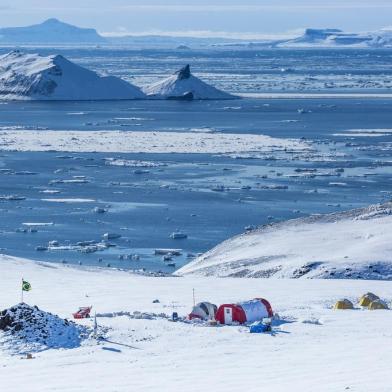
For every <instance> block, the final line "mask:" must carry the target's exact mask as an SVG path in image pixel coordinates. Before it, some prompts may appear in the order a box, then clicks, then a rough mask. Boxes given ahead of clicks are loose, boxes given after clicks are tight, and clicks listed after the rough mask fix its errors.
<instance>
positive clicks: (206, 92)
mask: <svg viewBox="0 0 392 392" xmlns="http://www.w3.org/2000/svg"><path fill="white" fill-rule="evenodd" d="M143 90H144V92H145V93H146V94H147V95H148V96H151V97H155V98H164V99H177V100H193V99H234V98H236V97H235V96H233V95H231V94H228V93H226V92H224V91H220V90H218V89H217V88H215V87H213V86H210V85H209V84H207V83H205V82H203V81H202V80H200V79H199V78H197V77H195V76H193V75H192V73H191V70H190V66H189V65H186V66H185V67H183V68H181V69H180V70H179V71H177V72H175V73H174V74H173V75H172V76H169V77H168V78H166V79H164V80H162V81H160V82H157V83H154V84H151V85H150V86H147V87H145V88H144V89H143Z"/></svg>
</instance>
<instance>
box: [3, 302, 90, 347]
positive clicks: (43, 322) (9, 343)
mask: <svg viewBox="0 0 392 392" xmlns="http://www.w3.org/2000/svg"><path fill="white" fill-rule="evenodd" d="M0 330H1V331H4V335H0V346H1V345H4V346H5V347H6V348H8V349H9V350H10V351H11V352H14V353H19V354H20V353H25V352H29V353H31V352H38V351H42V350H46V349H48V348H75V347H78V346H79V345H80V343H81V341H82V337H83V336H86V335H87V329H86V328H85V327H82V326H79V325H76V324H75V323H73V322H72V321H68V320H64V319H61V318H60V317H58V316H56V315H53V314H51V313H48V312H44V311H42V310H40V309H38V307H37V306H30V305H27V304H25V303H20V304H18V305H15V306H12V307H11V308H9V309H5V310H3V311H2V312H0Z"/></svg>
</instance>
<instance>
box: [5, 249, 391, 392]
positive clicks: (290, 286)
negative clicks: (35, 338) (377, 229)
mask: <svg viewBox="0 0 392 392" xmlns="http://www.w3.org/2000/svg"><path fill="white" fill-rule="evenodd" d="M0 271H1V273H0V298H1V303H2V308H8V307H10V306H12V305H13V304H15V302H17V301H18V298H19V294H20V293H19V292H18V291H19V290H18V289H19V287H20V286H19V283H20V279H21V277H22V276H23V277H24V278H25V279H27V280H28V281H29V282H30V283H31V285H32V290H31V291H29V292H28V293H25V302H27V303H28V304H31V305H37V306H38V307H39V308H40V309H45V310H46V311H49V312H51V313H52V314H55V315H58V316H59V317H61V318H62V319H64V318H69V317H71V313H72V312H74V311H76V310H77V308H78V306H87V305H92V306H93V312H95V311H96V312H97V322H98V332H99V334H101V333H102V334H103V336H104V338H105V340H101V341H96V340H95V339H92V338H90V339H84V340H83V341H81V344H80V346H79V345H75V346H76V347H75V348H72V349H66V350H64V349H63V348H62V347H59V348H58V349H56V348H53V347H51V348H50V349H48V350H44V351H40V352H35V351H33V352H32V354H33V359H29V360H28V359H24V358H26V357H25V356H24V357H22V354H23V352H24V350H22V351H21V352H20V353H19V354H17V355H15V354H13V353H10V352H9V350H8V346H7V345H5V344H3V341H2V339H3V338H5V336H4V335H3V333H2V332H1V331H0V378H1V387H2V390H4V391H25V390H28V391H29V392H53V391H64V392H65V391H78V392H91V391H94V392H112V391H117V392H129V391H143V392H156V391H160V392H166V391H170V392H172V391H186V392H196V391H197V392H199V391H207V390H211V388H212V389H213V390H214V392H227V391H234V390H246V391H247V392H259V391H267V390H270V389H272V390H273V391H274V392H287V391H293V392H294V391H303V392H308V391H317V392H341V391H355V392H369V391H371V392H387V391H389V389H390V385H392V373H391V371H390V364H391V361H392V350H391V348H390V347H391V344H390V343H391V339H392V337H391V316H392V311H390V310H377V311H370V310H359V309H358V310H347V311H343V310H333V309H332V306H333V304H334V303H335V301H336V300H338V299H340V298H348V299H350V300H351V301H353V303H354V304H355V305H356V306H357V303H358V298H359V297H360V296H361V295H362V294H364V293H366V292H367V291H372V292H374V293H375V294H377V295H378V296H380V297H381V298H382V299H383V300H385V301H387V303H388V304H389V303H390V301H391V299H392V287H391V284H390V282H381V281H379V282H377V281H359V280H351V281H348V280H308V279H299V280H295V279H291V280H288V279H281V280H276V279H266V280H264V281H263V282H262V284H261V282H260V280H258V279H230V278H225V279H219V278H199V277H193V276H188V277H184V278H175V277H173V278H172V277H161V278H158V277H157V278H155V277H147V276H138V275H132V274H130V273H127V272H122V271H114V270H109V269H108V270H105V269H82V268H77V269H76V268H70V267H67V266H63V265H61V264H57V265H55V264H46V263H37V262H33V261H28V260H21V259H15V258H12V257H7V256H4V255H0ZM192 288H194V289H195V296H196V301H197V302H199V301H203V300H206V301H210V302H212V303H214V304H217V305H220V304H223V303H230V302H238V301H242V300H248V299H251V298H255V297H260V296H261V297H264V298H266V299H268V300H269V301H270V302H271V304H272V307H273V309H274V311H275V312H276V313H278V314H279V315H280V318H281V319H280V320H278V321H277V323H276V324H275V325H274V326H273V331H272V333H265V334H250V333H249V330H248V328H246V327H242V326H221V327H206V326H205V325H204V324H198V323H193V324H189V323H186V322H168V320H167V318H166V317H165V316H164V315H160V313H163V314H166V315H171V313H172V312H173V311H175V312H178V314H179V316H180V317H181V316H185V315H186V314H188V313H189V312H190V310H191V309H192V306H193V298H192ZM156 299H158V300H159V302H157V301H154V300H156ZM357 308H358V306H357ZM135 311H139V312H140V313H136V314H137V315H139V317H132V316H133V315H134V314H135V313H134V312H135ZM143 313H145V314H146V316H143ZM150 315H151V317H149V316H150ZM76 323H77V324H79V325H84V326H87V327H90V328H92V327H93V325H94V320H93V318H92V319H86V320H76ZM57 331H58V330H57ZM30 352H31V351H30ZM211 358H213V360H211ZM293 364H295V366H293ZM293 386H295V387H293Z"/></svg>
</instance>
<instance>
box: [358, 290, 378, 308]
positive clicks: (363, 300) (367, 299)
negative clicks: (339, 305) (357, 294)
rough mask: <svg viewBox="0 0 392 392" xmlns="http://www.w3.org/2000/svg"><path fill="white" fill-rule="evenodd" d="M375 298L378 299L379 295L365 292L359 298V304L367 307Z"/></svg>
mask: <svg viewBox="0 0 392 392" xmlns="http://www.w3.org/2000/svg"><path fill="white" fill-rule="evenodd" d="M376 299H380V297H378V296H377V295H376V294H373V293H366V294H364V295H363V296H362V297H361V298H360V299H359V306H362V307H368V306H369V305H370V303H371V302H373V301H375V300H376Z"/></svg>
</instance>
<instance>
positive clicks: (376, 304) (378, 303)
mask: <svg viewBox="0 0 392 392" xmlns="http://www.w3.org/2000/svg"><path fill="white" fill-rule="evenodd" d="M368 309H369V310H379V309H388V305H387V304H386V303H385V302H384V301H383V300H381V299H376V300H375V301H373V302H371V303H370V305H369V308H368Z"/></svg>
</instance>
